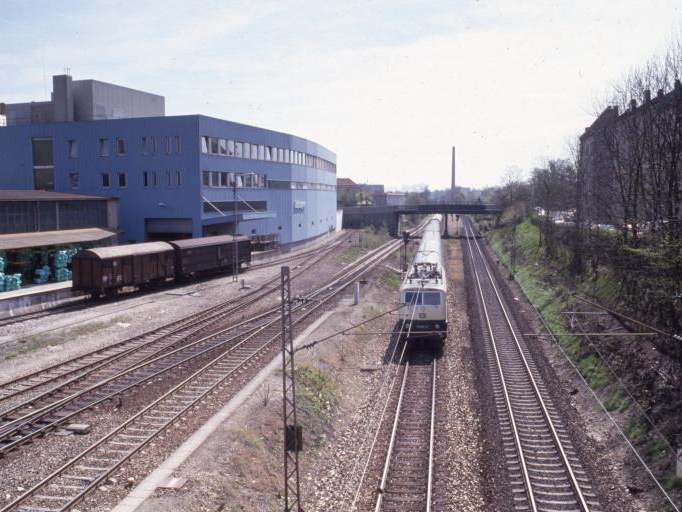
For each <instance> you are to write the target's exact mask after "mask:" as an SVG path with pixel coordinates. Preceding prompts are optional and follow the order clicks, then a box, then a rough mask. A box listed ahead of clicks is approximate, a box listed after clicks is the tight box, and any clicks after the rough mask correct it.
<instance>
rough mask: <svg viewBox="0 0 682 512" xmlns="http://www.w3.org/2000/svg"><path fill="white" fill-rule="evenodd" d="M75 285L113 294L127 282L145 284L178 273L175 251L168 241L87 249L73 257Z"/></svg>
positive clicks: (90, 291) (162, 279) (96, 292)
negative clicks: (176, 271)
mask: <svg viewBox="0 0 682 512" xmlns="http://www.w3.org/2000/svg"><path fill="white" fill-rule="evenodd" d="M72 269H73V289H74V290H83V291H85V292H88V293H91V294H92V295H93V296H99V295H100V294H102V293H104V294H107V295H112V294H114V293H116V291H117V290H118V289H120V288H122V287H124V286H136V287H145V286H147V285H151V284H156V283H160V282H162V281H165V280H166V279H168V278H173V277H175V254H174V250H173V247H172V246H170V245H169V244H167V243H166V242H149V243H142V244H130V245H118V246H115V247H100V248H97V249H85V250H82V251H80V252H79V253H78V254H76V255H75V256H74V257H73V259H72Z"/></svg>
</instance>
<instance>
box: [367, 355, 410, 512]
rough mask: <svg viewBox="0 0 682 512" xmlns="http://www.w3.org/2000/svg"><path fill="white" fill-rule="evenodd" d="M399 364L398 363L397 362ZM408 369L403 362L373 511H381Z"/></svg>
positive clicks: (408, 363)
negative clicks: (403, 368) (398, 390)
mask: <svg viewBox="0 0 682 512" xmlns="http://www.w3.org/2000/svg"><path fill="white" fill-rule="evenodd" d="M398 364H400V363H398ZM409 371H410V362H409V361H407V362H406V363H405V370H404V371H403V382H402V384H401V386H400V395H399V396H398V405H397V406H396V413H395V416H394V417H393V428H392V429H391V440H390V441H389V443H388V450H387V452H386V462H385V463H384V471H383V472H382V474H381V483H380V484H379V488H378V494H377V503H376V506H375V507H374V511H375V512H380V511H381V504H382V502H383V500H384V492H385V491H386V481H387V480H388V471H389V469H390V466H391V457H392V456H393V446H394V445H395V438H396V435H397V434H398V422H399V421H400V408H401V407H402V405H403V397H404V396H405V385H406V384H407V375H408V373H409Z"/></svg>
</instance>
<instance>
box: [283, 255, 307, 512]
mask: <svg viewBox="0 0 682 512" xmlns="http://www.w3.org/2000/svg"><path fill="white" fill-rule="evenodd" d="M290 282H291V278H290V273H289V267H282V419H283V423H284V512H303V509H302V508H301V490H300V487H299V481H298V452H299V450H301V448H302V444H303V443H302V440H303V436H302V431H301V428H300V427H299V426H298V421H297V419H296V379H295V374H294V370H295V367H294V340H293V331H292V329H291V286H290Z"/></svg>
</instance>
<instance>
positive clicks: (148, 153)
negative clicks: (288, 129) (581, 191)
mask: <svg viewBox="0 0 682 512" xmlns="http://www.w3.org/2000/svg"><path fill="white" fill-rule="evenodd" d="M164 108H165V107H164V99H163V97H161V96H157V95H153V94H149V93H145V92H141V91H135V90H132V89H128V88H124V87H119V86H116V85H112V84H106V83H103V82H98V81H95V80H81V81H73V80H72V79H71V77H70V76H68V75H61V76H55V77H54V78H53V93H52V99H51V101H49V102H33V103H22V104H9V105H2V113H4V114H5V116H6V123H7V126H5V127H0V189H44V190H54V191H58V192H72V193H73V192H77V193H82V194H91V195H97V196H110V197H116V198H118V199H119V212H120V228H121V233H120V235H119V240H120V241H121V242H123V243H125V242H140V241H145V240H163V239H175V238H183V237H198V236H208V235H214V234H229V233H233V230H234V222H235V220H236V221H237V226H238V228H237V229H238V232H239V233H242V234H245V235H252V236H261V237H271V238H276V239H277V240H278V241H279V243H281V244H295V243H298V242H301V241H304V240H308V239H312V238H315V237H317V236H320V235H323V234H326V233H328V232H329V231H331V230H334V229H335V228H336V156H335V155H334V153H332V152H331V151H329V150H328V149H326V148H324V147H322V146H320V145H318V144H315V143H313V142H311V141H308V140H305V139H302V138H300V137H295V136H293V135H288V134H285V133H280V132H275V131H271V130H266V129H262V128H256V127H253V126H248V125H243V124H239V123H233V122H230V121H224V120H220V119H215V118H211V117H207V116H203V115H189V116H165V112H164ZM235 203H236V205H235ZM235 206H236V216H235Z"/></svg>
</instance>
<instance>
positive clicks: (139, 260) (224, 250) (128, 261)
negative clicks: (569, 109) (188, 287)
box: [72, 235, 251, 298]
mask: <svg viewBox="0 0 682 512" xmlns="http://www.w3.org/2000/svg"><path fill="white" fill-rule="evenodd" d="M235 243H236V244H237V261H238V262H239V266H240V267H241V266H242V264H244V263H246V264H247V265H248V263H249V262H250V261H251V245H250V244H251V242H250V240H249V239H248V238H247V237H244V236H237V237H233V236H230V235H226V236H215V237H206V238H192V239H186V240H176V241H173V242H148V243H142V244H130V245H118V246H114V247H100V248H97V249H85V250H82V251H80V252H79V253H77V254H76V255H74V256H73V259H72V270H73V286H72V289H73V290H77V291H84V292H86V293H89V294H90V295H92V296H93V297H95V298H96V297H99V296H100V295H107V296H111V295H115V294H116V293H117V292H118V291H119V290H120V289H121V288H123V287H127V286H128V287H135V288H141V289H142V288H147V287H150V286H155V285H158V284H161V283H163V282H165V281H169V280H173V279H176V278H181V277H182V278H185V277H188V276H196V275H203V274H209V273H215V272H225V271H229V270H232V268H233V264H234V254H235V249H234V244H235Z"/></svg>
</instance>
